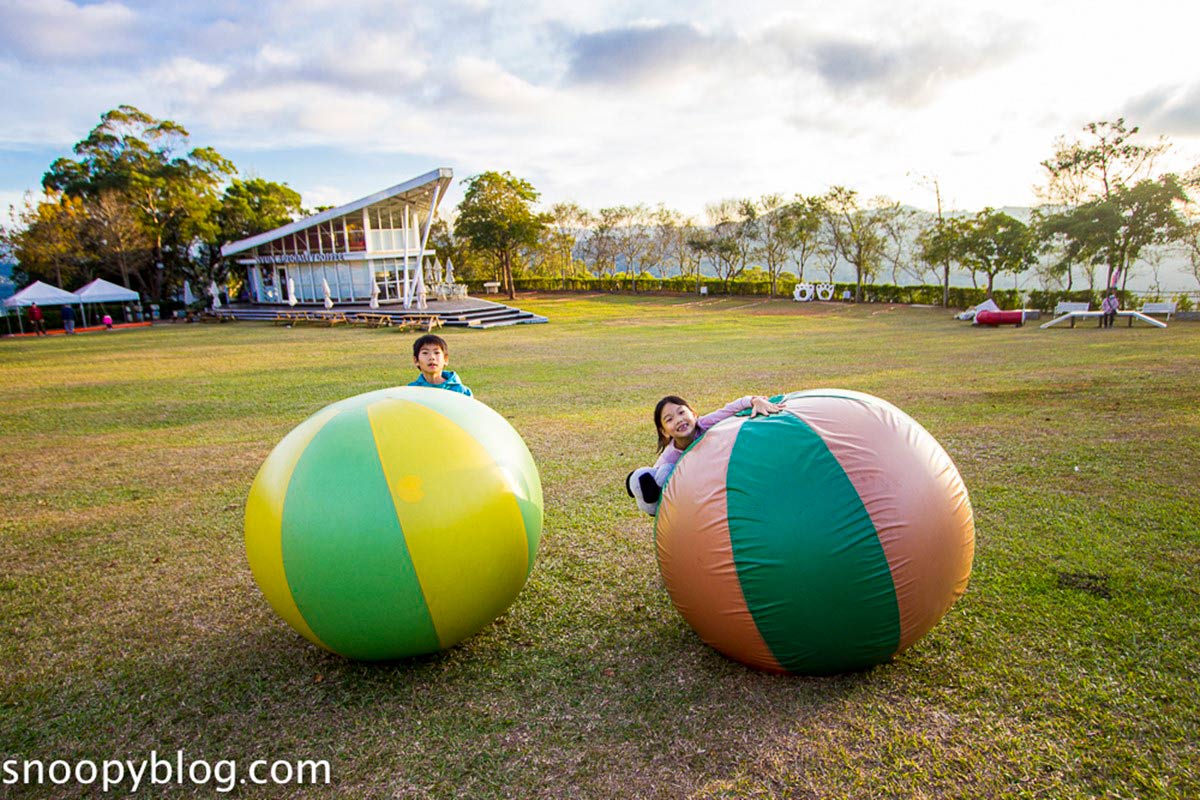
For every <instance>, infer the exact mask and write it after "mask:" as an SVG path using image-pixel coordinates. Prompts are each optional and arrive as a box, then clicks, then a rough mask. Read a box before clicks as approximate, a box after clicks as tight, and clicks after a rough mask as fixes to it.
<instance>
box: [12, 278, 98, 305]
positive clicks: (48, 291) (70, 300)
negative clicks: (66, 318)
mask: <svg viewBox="0 0 1200 800" xmlns="http://www.w3.org/2000/svg"><path fill="white" fill-rule="evenodd" d="M78 302H81V301H80V299H79V297H78V296H77V295H74V294H71V293H70V292H68V291H67V290H65V289H60V288H58V287H57V286H51V285H50V284H48V283H42V282H41V281H34V282H33V283H31V284H29V285H28V286H26V287H25V288H24V289H22V290H21V291H19V292H17V293H16V294H14V295H13V296H12V297H10V298H8V299H7V300H5V301H4V307H5V308H21V307H23V306H31V305H33V304H34V303H37V304H38V305H39V306H72V305H75V304H76V303H78Z"/></svg>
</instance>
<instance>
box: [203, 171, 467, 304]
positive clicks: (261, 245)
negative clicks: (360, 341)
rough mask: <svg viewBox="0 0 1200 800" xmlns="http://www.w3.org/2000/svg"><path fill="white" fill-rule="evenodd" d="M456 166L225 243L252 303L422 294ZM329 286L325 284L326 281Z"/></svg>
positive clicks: (395, 299)
mask: <svg viewBox="0 0 1200 800" xmlns="http://www.w3.org/2000/svg"><path fill="white" fill-rule="evenodd" d="M453 177H454V173H453V172H452V171H451V170H450V169H448V168H445V167H443V168H441V169H436V170H433V171H432V172H427V173H426V174H424V175H421V176H418V177H416V178H413V179H411V180H408V181H405V182H404V183H400V184H397V185H396V186H393V187H391V188H389V189H384V190H383V191H380V192H376V193H375V194H372V195H369V196H368V197H364V198H361V199H359V200H355V201H354V202H352V203H347V204H346V205H343V206H339V207H338V208H331V209H329V210H327V211H322V212H321V213H319V214H314V215H313V216H311V217H305V218H304V219H301V220H297V221H296V222H292V223H289V224H287V225H284V226H282V227H280V228H276V229H275V230H273V231H267V232H266V233H261V234H258V235H257V236H251V237H250V238H248V239H242V240H241V241H240V242H232V243H231V244H227V245H225V246H224V247H222V248H221V255H222V256H223V257H225V258H233V259H236V261H237V263H238V264H239V265H240V266H242V267H244V268H245V269H246V285H247V287H248V289H249V293H250V300H251V302H254V303H264V304H277V303H283V304H287V303H289V300H292V302H295V303H320V302H324V301H325V299H326V297H327V296H328V298H329V299H330V300H331V301H333V302H335V303H358V302H364V301H366V302H370V301H371V300H372V299H375V300H377V301H378V302H379V303H392V304H400V305H403V306H404V307H405V308H409V307H411V306H412V305H413V304H414V303H416V302H418V299H419V298H420V297H422V296H423V294H424V290H425V287H424V278H423V276H422V272H423V270H422V265H423V263H424V261H425V259H426V258H427V257H430V258H432V257H433V251H432V250H431V249H428V242H429V231H430V228H431V227H432V225H433V220H434V216H435V214H436V213H437V208H438V204H439V203H440V202H441V200H442V198H443V197H444V196H445V194H446V190H447V189H448V188H449V186H450V182H451V180H452V179H453ZM326 287H328V288H326Z"/></svg>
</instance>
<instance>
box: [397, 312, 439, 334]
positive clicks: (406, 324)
mask: <svg viewBox="0 0 1200 800" xmlns="http://www.w3.org/2000/svg"><path fill="white" fill-rule="evenodd" d="M392 324H393V325H396V326H397V327H399V328H400V329H401V330H407V329H410V328H411V329H413V330H424V331H425V332H426V333H428V332H430V331H432V330H433V329H434V328H440V327H442V317H441V315H440V314H405V315H404V316H402V317H400V318H399V319H397V320H394V321H393V323H392Z"/></svg>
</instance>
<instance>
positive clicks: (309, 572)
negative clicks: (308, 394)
mask: <svg viewBox="0 0 1200 800" xmlns="http://www.w3.org/2000/svg"><path fill="white" fill-rule="evenodd" d="M541 530H542V486H541V481H540V480H539V478H538V471H537V467H536V466H535V465H534V463H533V457H532V456H531V455H530V454H529V450H528V449H527V448H526V446H525V443H524V441H522V440H521V437H520V435H519V434H518V433H517V432H516V431H515V430H514V429H513V427H512V426H511V425H509V424H508V422H507V420H505V419H504V418H503V417H502V416H500V415H499V414H497V413H496V412H495V411H493V410H492V409H490V408H488V407H487V406H486V405H484V404H483V403H481V402H479V401H478V400H474V399H471V398H468V397H465V396H463V395H460V394H457V393H455V392H447V391H443V390H440V389H428V388H419V387H407V386H405V387H396V388H391V389H382V390H379V391H375V392H368V393H366V394H361V395H358V396H356V397H351V398H349V399H346V400H342V401H340V402H337V403H334V404H332V405H330V406H328V407H326V408H324V409H322V410H321V411H318V412H317V413H316V414H314V415H313V416H311V417H309V418H308V419H307V420H305V421H304V422H302V423H300V425H298V426H296V428H295V429H294V430H292V432H291V433H289V434H288V435H287V436H286V437H284V439H283V441H281V442H280V443H279V444H278V445H277V446H276V447H275V449H274V450H273V451H271V454H270V455H269V456H267V460H266V461H265V462H264V463H263V465H262V467H261V468H260V469H259V471H258V475H257V476H256V477H255V479H254V484H253V485H252V486H251V487H250V495H249V497H248V498H247V500H246V555H247V557H248V559H249V561H250V569H251V571H252V572H253V573H254V579H255V581H256V582H257V583H258V586H259V588H260V589H261V590H262V593H263V594H264V595H265V596H266V599H267V602H269V603H270V605H271V607H272V608H274V609H275V611H276V613H278V614H279V616H281V617H283V619H284V620H285V621H286V622H287V623H288V624H289V625H291V626H292V627H293V628H295V629H296V631H298V632H299V633H301V634H302V635H303V636H305V637H306V638H308V639H309V640H310V641H312V642H314V643H315V644H318V645H320V646H321V647H324V648H326V649H328V650H331V651H333V652H335V653H340V654H341V655H343V656H346V657H348V658H354V659H362V660H381V659H394V658H403V657H406V656H413V655H419V654H422V653H432V652H436V651H438V650H442V649H445V648H447V647H451V646H453V645H455V644H457V643H458V642H460V641H462V640H463V639H466V638H467V637H469V636H471V635H472V634H474V633H476V632H478V631H479V630H480V629H482V628H483V627H484V626H486V625H487V624H488V623H490V622H491V621H492V620H494V619H495V618H496V617H498V616H499V615H500V614H502V613H504V611H505V610H506V609H507V608H508V607H509V605H511V604H512V602H513V600H514V599H516V596H517V594H518V593H520V591H521V589H522V587H523V586H524V585H525V580H526V578H527V577H528V575H529V571H530V569H531V568H532V566H533V562H534V558H535V557H536V556H537V548H538V540H539V538H540V536H541Z"/></svg>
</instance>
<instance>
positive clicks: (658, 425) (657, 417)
mask: <svg viewBox="0 0 1200 800" xmlns="http://www.w3.org/2000/svg"><path fill="white" fill-rule="evenodd" d="M667 403H674V404H675V405H677V406H687V407H688V408H692V406H691V405H690V404H689V403H688V401H687V400H684V399H683V398H682V397H679V396H678V395H674V394H669V395H667V396H666V397H664V398H663V399H662V400H659V401H658V404H657V405H655V406H654V431H655V433H657V434H658V452H660V453H661V452H662V451H663V450H666V449H667V445H669V444H670V443H671V437H670V436H667V435H666V434H665V433H663V429H662V410H663V406H665V405H666V404H667ZM692 413H693V414H695V413H696V410H695V409H692Z"/></svg>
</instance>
